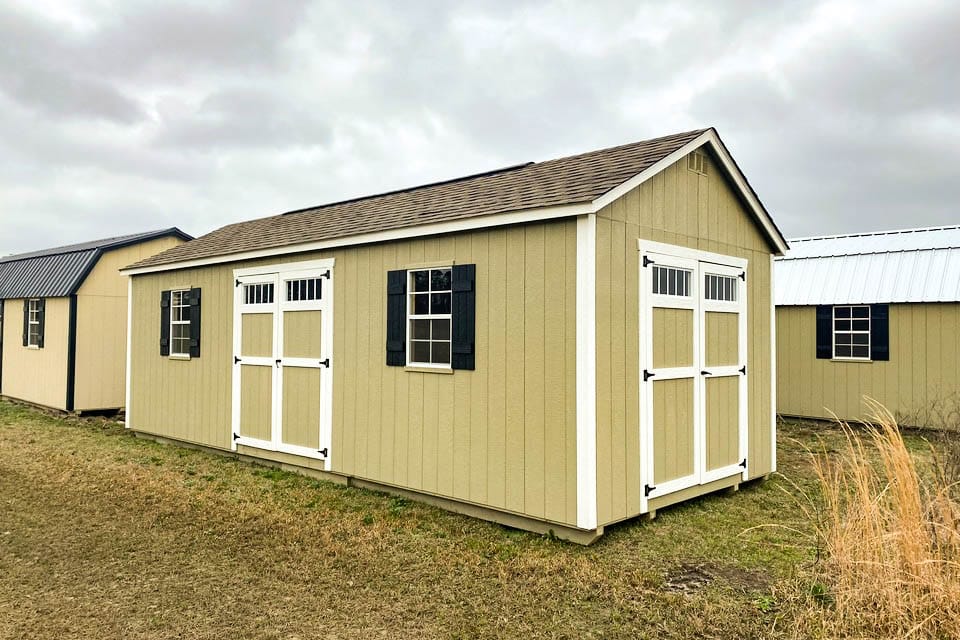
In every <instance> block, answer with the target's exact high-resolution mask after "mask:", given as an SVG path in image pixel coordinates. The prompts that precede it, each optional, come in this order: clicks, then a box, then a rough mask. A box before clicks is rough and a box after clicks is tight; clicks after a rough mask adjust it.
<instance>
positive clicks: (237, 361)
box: [233, 356, 240, 364]
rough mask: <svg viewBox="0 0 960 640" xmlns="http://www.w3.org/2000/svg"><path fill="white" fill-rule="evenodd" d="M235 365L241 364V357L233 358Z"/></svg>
mask: <svg viewBox="0 0 960 640" xmlns="http://www.w3.org/2000/svg"><path fill="white" fill-rule="evenodd" d="M233 364H240V356H233Z"/></svg>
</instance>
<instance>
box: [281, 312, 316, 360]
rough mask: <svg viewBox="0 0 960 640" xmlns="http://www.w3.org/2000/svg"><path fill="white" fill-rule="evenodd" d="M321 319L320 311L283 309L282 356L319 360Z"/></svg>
mask: <svg viewBox="0 0 960 640" xmlns="http://www.w3.org/2000/svg"><path fill="white" fill-rule="evenodd" d="M322 321H323V312H322V311H284V312H283V356H284V357H285V358H316V359H317V360H319V359H320V357H321V349H320V329H321V327H322V324H321V323H322Z"/></svg>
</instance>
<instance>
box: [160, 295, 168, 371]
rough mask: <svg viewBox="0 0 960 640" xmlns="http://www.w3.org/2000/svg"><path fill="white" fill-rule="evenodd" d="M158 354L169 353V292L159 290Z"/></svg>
mask: <svg viewBox="0 0 960 640" xmlns="http://www.w3.org/2000/svg"><path fill="white" fill-rule="evenodd" d="M160 355H162V356H168V355H170V292H169V291H161V292H160Z"/></svg>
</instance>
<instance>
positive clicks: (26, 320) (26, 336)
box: [23, 298, 30, 346]
mask: <svg viewBox="0 0 960 640" xmlns="http://www.w3.org/2000/svg"><path fill="white" fill-rule="evenodd" d="M29 343H30V301H29V300H27V299H26V298H24V300H23V346H27V345H28V344H29Z"/></svg>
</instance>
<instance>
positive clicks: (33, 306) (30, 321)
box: [27, 298, 40, 349]
mask: <svg viewBox="0 0 960 640" xmlns="http://www.w3.org/2000/svg"><path fill="white" fill-rule="evenodd" d="M34 327H36V328H37V331H36V333H34V332H33V328H34ZM27 347H28V348H30V349H39V348H40V298H30V299H28V300H27Z"/></svg>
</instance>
